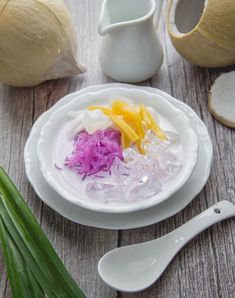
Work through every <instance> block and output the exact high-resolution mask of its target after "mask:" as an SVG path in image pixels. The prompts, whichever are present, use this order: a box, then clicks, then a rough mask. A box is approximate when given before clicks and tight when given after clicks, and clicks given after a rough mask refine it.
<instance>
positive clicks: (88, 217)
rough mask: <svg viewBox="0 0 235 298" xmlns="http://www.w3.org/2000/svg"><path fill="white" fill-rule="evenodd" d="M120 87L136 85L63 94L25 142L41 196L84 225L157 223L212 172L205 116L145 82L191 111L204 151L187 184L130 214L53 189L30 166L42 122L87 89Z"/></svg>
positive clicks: (31, 177)
mask: <svg viewBox="0 0 235 298" xmlns="http://www.w3.org/2000/svg"><path fill="white" fill-rule="evenodd" d="M120 87H126V88H133V85H129V84H122V83H111V84H103V85H96V86H90V87H86V88H84V89H82V90H80V91H77V92H74V93H71V94H69V95H67V96H65V97H63V98H62V99H61V100H60V101H58V102H57V103H56V104H55V105H54V106H53V107H51V108H50V109H49V110H48V111H46V112H44V113H43V114H42V115H41V116H40V117H39V118H38V119H37V120H36V122H35V123H34V125H33V127H32V130H31V132H30V135H29V138H28V140H27V142H26V144H25V149H24V162H25V170H26V176H27V178H28V180H29V182H30V184H31V185H32V187H33V188H34V190H35V192H36V194H37V195H38V197H39V198H40V199H41V200H42V201H43V202H44V203H45V204H47V205H48V206H49V207H51V208H52V209H54V210H55V211H56V212H57V213H59V214H60V215H62V216H64V217H65V218H67V219H69V220H71V221H73V222H76V223H78V224H82V225H85V226H92V227H96V228H103V229H114V230H118V229H123V230H124V229H133V228H140V227H144V226H148V225H151V224H154V223H158V222H160V221H162V220H164V219H166V218H168V217H171V216H173V215H175V214H176V213H178V212H179V211H181V210H182V209H183V208H184V207H185V206H187V205H188V204H189V203H190V202H191V201H192V200H193V199H194V198H195V196H196V195H198V194H199V193H200V191H201V190H202V189H203V188H204V186H205V184H206V182H207V180H208V178H209V175H210V169H211V162H212V156H213V147H212V142H211V139H210V137H209V133H208V130H207V128H206V126H205V124H204V123H203V122H202V120H201V119H200V118H199V117H198V115H197V114H196V113H195V112H194V111H193V110H192V109H191V108H190V107H189V106H188V105H186V104H185V103H183V102H181V101H179V100H178V99H176V98H174V97H172V96H171V95H169V94H168V93H166V92H164V91H162V90H159V89H155V88H152V87H146V86H144V87H142V86H135V88H138V89H143V90H148V91H149V92H152V93H154V94H159V95H161V94H162V95H164V96H165V97H166V98H167V99H168V100H169V101H170V102H172V103H173V104H174V105H176V106H177V107H178V108H180V109H181V110H182V111H183V112H184V113H185V114H187V115H188V117H189V119H190V122H191V124H192V126H193V129H194V131H195V132H196V135H197V137H198V138H200V144H199V153H200V155H201V158H200V160H198V162H197V164H196V167H195V169H194V171H193V173H192V176H191V177H190V178H189V180H188V181H187V182H186V184H185V185H184V186H183V187H182V188H181V189H180V190H179V191H177V192H176V193H175V194H174V195H173V196H172V197H171V198H170V199H169V200H166V201H165V202H163V203H161V204H159V205H157V206H156V207H152V208H149V209H145V210H142V211H137V212H133V213H130V214H129V213H124V214H108V213H97V212H94V211H89V210H86V209H84V208H81V207H78V206H76V205H73V204H70V203H68V202H66V204H65V201H64V200H63V199H62V198H61V197H60V196H59V195H58V194H57V193H55V192H54V190H53V189H51V188H50V187H49V185H47V184H46V181H45V180H44V178H43V177H42V175H41V174H40V171H38V169H36V170H35V171H34V169H33V168H32V166H31V165H32V163H35V165H36V164H37V163H38V161H37V157H36V156H35V155H36V152H35V150H33V152H32V154H31V153H30V151H31V145H32V144H33V143H35V141H34V137H35V134H37V133H39V131H40V127H41V126H43V124H42V123H43V121H45V119H46V118H47V116H48V118H49V115H50V113H52V111H53V110H55V109H57V108H59V107H60V106H62V105H63V104H66V103H68V102H69V101H71V100H73V99H74V96H77V95H80V94H83V93H85V92H88V91H94V90H97V89H100V88H106V89H109V88H117V89H118V88H120ZM31 155H32V156H31ZM205 155H207V156H205ZM31 157H32V160H33V159H35V161H31ZM36 166H37V165H36ZM202 167H203V169H202Z"/></svg>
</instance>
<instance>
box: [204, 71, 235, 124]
mask: <svg viewBox="0 0 235 298" xmlns="http://www.w3.org/2000/svg"><path fill="white" fill-rule="evenodd" d="M209 109H210V111H211V113H212V115H213V116H214V117H215V118H216V119H217V120H218V121H220V122H221V123H223V124H225V125H227V126H229V127H233V128H235V71H231V72H228V73H225V74H222V75H220V76H219V77H218V78H217V79H216V80H215V82H214V84H213V85H212V87H211V91H210V95H209Z"/></svg>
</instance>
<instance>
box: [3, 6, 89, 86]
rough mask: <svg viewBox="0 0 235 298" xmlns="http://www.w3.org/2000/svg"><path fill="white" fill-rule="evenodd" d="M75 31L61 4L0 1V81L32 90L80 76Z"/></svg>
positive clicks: (67, 13) (80, 67)
mask: <svg viewBox="0 0 235 298" xmlns="http://www.w3.org/2000/svg"><path fill="white" fill-rule="evenodd" d="M76 54H77V38H76V32H75V27H74V25H73V22H72V19H71V16H70V14H69V11H68V9H67V7H66V6H65V4H64V2H63V1H62V0H53V1H52V0H0V81H2V82H4V83H6V84H9V85H13V86H33V85H37V84H39V83H41V82H43V81H45V80H50V79H57V78H61V77H65V76H71V75H75V74H79V73H81V72H83V71H84V67H83V66H82V65H81V64H80V63H79V62H78V61H77V58H76Z"/></svg>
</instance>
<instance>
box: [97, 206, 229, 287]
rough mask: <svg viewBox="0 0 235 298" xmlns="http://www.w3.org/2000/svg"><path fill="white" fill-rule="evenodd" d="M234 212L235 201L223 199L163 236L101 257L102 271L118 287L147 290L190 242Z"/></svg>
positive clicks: (99, 267)
mask: <svg viewBox="0 0 235 298" xmlns="http://www.w3.org/2000/svg"><path fill="white" fill-rule="evenodd" d="M232 216H235V205H234V204H232V203H231V202H229V201H221V202H219V203H217V204H215V205H213V206H211V207H210V208H208V209H207V210H205V211H203V212H202V213H200V214H199V215H197V216H196V217H194V218H193V219H191V220H190V221H188V222H187V223H185V224H184V225H182V226H180V227H179V228H178V229H176V230H174V231H172V232H171V233H169V234H167V235H165V236H163V237H160V238H158V239H156V240H152V241H148V242H144V243H140V244H136V245H129V246H123V247H120V248H117V249H114V250H112V251H110V252H108V253H107V254H106V255H104V256H103V257H102V258H101V259H100V261H99V264H98V271H99V274H100V276H101V278H102V279H103V280H104V281H105V282H106V283H107V284H108V285H109V286H111V287H112V288H114V289H116V290H119V291H124V292H136V291H141V290H144V289H146V288H147V287H149V286H151V285H152V284H153V283H154V282H155V281H156V280H157V279H158V278H159V277H160V276H161V274H162V273H163V271H164V270H165V269H166V267H167V265H168V264H169V263H170V261H171V260H172V259H173V257H174V256H175V255H176V254H177V252H178V251H179V250H180V249H181V248H182V247H183V246H184V245H185V244H186V243H187V242H189V241H190V240H191V239H192V238H193V237H195V236H196V235H198V234H199V233H200V232H202V231H203V230H205V229H206V228H208V227H210V226H211V225H213V224H215V223H217V222H219V221H222V220H224V219H226V218H229V217H232Z"/></svg>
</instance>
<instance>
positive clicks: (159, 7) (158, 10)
mask: <svg viewBox="0 0 235 298" xmlns="http://www.w3.org/2000/svg"><path fill="white" fill-rule="evenodd" d="M154 1H155V22H156V28H157V27H158V24H159V20H160V16H161V13H162V3H163V0H154Z"/></svg>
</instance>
